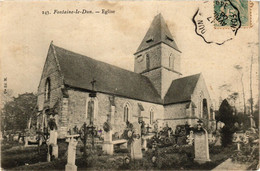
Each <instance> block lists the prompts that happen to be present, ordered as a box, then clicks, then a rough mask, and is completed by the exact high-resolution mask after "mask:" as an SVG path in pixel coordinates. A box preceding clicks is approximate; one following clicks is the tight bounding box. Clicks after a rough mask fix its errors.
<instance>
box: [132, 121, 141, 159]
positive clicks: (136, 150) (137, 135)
mask: <svg viewBox="0 0 260 171" xmlns="http://www.w3.org/2000/svg"><path fill="white" fill-rule="evenodd" d="M133 133H134V135H133V138H134V140H133V142H132V144H131V158H132V159H142V158H143V154H142V139H141V125H140V124H139V123H137V122H134V123H133Z"/></svg>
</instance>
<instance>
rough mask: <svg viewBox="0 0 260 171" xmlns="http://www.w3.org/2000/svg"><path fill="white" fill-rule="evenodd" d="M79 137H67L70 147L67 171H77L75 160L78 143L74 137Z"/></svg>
mask: <svg viewBox="0 0 260 171" xmlns="http://www.w3.org/2000/svg"><path fill="white" fill-rule="evenodd" d="M77 136H79V135H72V136H67V137H68V139H67V140H66V141H67V142H68V143H69V146H68V157H67V164H66V166H65V171H76V170H77V166H76V165H75V160H76V147H77V144H78V141H77V140H76V139H74V137H77Z"/></svg>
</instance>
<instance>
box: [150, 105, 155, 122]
mask: <svg viewBox="0 0 260 171" xmlns="http://www.w3.org/2000/svg"><path fill="white" fill-rule="evenodd" d="M153 121H154V110H153V109H151V110H150V124H153Z"/></svg>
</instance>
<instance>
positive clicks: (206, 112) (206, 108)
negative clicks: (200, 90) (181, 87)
mask: <svg viewBox="0 0 260 171" xmlns="http://www.w3.org/2000/svg"><path fill="white" fill-rule="evenodd" d="M203 118H206V119H208V103H207V99H203Z"/></svg>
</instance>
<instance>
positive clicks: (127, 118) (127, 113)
mask: <svg viewBox="0 0 260 171" xmlns="http://www.w3.org/2000/svg"><path fill="white" fill-rule="evenodd" d="M128 121H129V106H128V105H125V107H124V122H128Z"/></svg>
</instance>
